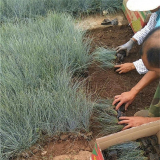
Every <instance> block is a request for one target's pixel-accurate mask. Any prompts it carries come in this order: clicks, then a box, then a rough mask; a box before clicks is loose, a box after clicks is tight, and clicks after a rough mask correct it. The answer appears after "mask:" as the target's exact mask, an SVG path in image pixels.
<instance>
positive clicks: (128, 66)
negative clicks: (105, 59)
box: [114, 59, 148, 74]
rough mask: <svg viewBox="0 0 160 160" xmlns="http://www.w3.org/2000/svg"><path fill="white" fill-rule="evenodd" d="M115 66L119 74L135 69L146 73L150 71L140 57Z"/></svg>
mask: <svg viewBox="0 0 160 160" xmlns="http://www.w3.org/2000/svg"><path fill="white" fill-rule="evenodd" d="M114 67H115V69H116V68H117V69H116V72H118V73H119V74H121V73H127V72H129V71H131V70H134V69H136V70H137V72H138V73H139V74H145V73H147V72H148V70H147V68H146V67H145V65H144V64H143V61H142V59H139V60H137V61H135V62H133V63H124V64H120V65H115V66H114Z"/></svg>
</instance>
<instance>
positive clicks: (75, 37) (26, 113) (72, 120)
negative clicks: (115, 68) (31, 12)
mask: <svg viewBox="0 0 160 160" xmlns="http://www.w3.org/2000/svg"><path fill="white" fill-rule="evenodd" d="M0 32H1V36H2V41H1V51H0V53H1V72H0V76H1V79H0V80H1V83H0V84H1V90H0V95H1V102H0V103H1V104H0V110H1V112H0V122H1V128H0V132H1V151H2V154H1V155H2V157H3V159H9V158H10V157H11V156H13V155H15V154H17V153H18V152H21V151H23V150H25V149H26V148H28V147H30V146H31V145H33V144H34V143H35V142H36V141H37V140H38V138H39V137H40V135H41V134H42V133H46V134H48V135H49V136H53V135H56V134H58V133H60V132H68V131H70V132H78V131H81V130H85V131H88V130H89V119H90V116H91V113H92V108H93V104H92V102H91V100H90V97H88V98H86V96H85V94H84V93H83V91H82V90H81V87H82V86H83V83H82V82H78V81H76V80H75V82H74V84H73V83H72V76H73V73H74V72H75V71H77V70H81V69H84V68H85V67H87V64H88V62H90V59H91V55H89V54H88V52H89V49H90V47H89V41H87V40H86V41H85V42H84V32H82V31H80V30H77V29H75V27H74V23H73V19H72V18H71V17H70V16H68V15H66V14H56V13H54V14H52V13H50V14H48V15H47V16H46V17H45V18H42V17H41V18H38V19H37V20H35V21H32V20H30V21H28V22H27V23H24V22H21V23H17V24H12V23H6V24H3V25H2V26H1V27H0ZM82 88H83V87H82Z"/></svg>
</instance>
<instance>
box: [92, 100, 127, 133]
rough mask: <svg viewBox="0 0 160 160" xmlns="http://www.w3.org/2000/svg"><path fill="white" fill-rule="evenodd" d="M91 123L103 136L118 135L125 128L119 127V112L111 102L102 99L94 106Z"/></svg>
mask: <svg viewBox="0 0 160 160" xmlns="http://www.w3.org/2000/svg"><path fill="white" fill-rule="evenodd" d="M91 122H92V123H93V126H94V127H95V128H96V129H97V131H98V132H99V134H101V135H107V134H111V133H116V132H118V131H121V130H122V128H123V127H124V126H123V125H118V118H117V111H116V110H115V109H114V106H112V103H111V100H103V99H102V100H98V101H97V103H95V104H94V106H93V115H92V120H91ZM94 124H97V125H94Z"/></svg>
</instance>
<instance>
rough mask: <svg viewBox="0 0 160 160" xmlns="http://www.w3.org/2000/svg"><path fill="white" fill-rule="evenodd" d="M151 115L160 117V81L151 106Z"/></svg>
mask: <svg viewBox="0 0 160 160" xmlns="http://www.w3.org/2000/svg"><path fill="white" fill-rule="evenodd" d="M149 116H150V117H160V82H159V85H158V87H157V90H156V92H155V94H154V97H153V100H152V103H151V105H150V108H149Z"/></svg>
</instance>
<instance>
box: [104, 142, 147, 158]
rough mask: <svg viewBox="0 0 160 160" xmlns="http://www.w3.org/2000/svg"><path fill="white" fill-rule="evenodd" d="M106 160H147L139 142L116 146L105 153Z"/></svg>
mask: <svg viewBox="0 0 160 160" xmlns="http://www.w3.org/2000/svg"><path fill="white" fill-rule="evenodd" d="M103 155H104V157H105V160H107V159H113V158H114V159H116V160H124V159H127V160H135V159H137V160H147V159H148V158H147V157H145V156H144V151H143V150H141V145H140V143H139V142H134V141H130V142H126V143H123V144H118V145H114V146H112V147H109V148H108V149H106V150H104V151H103Z"/></svg>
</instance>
